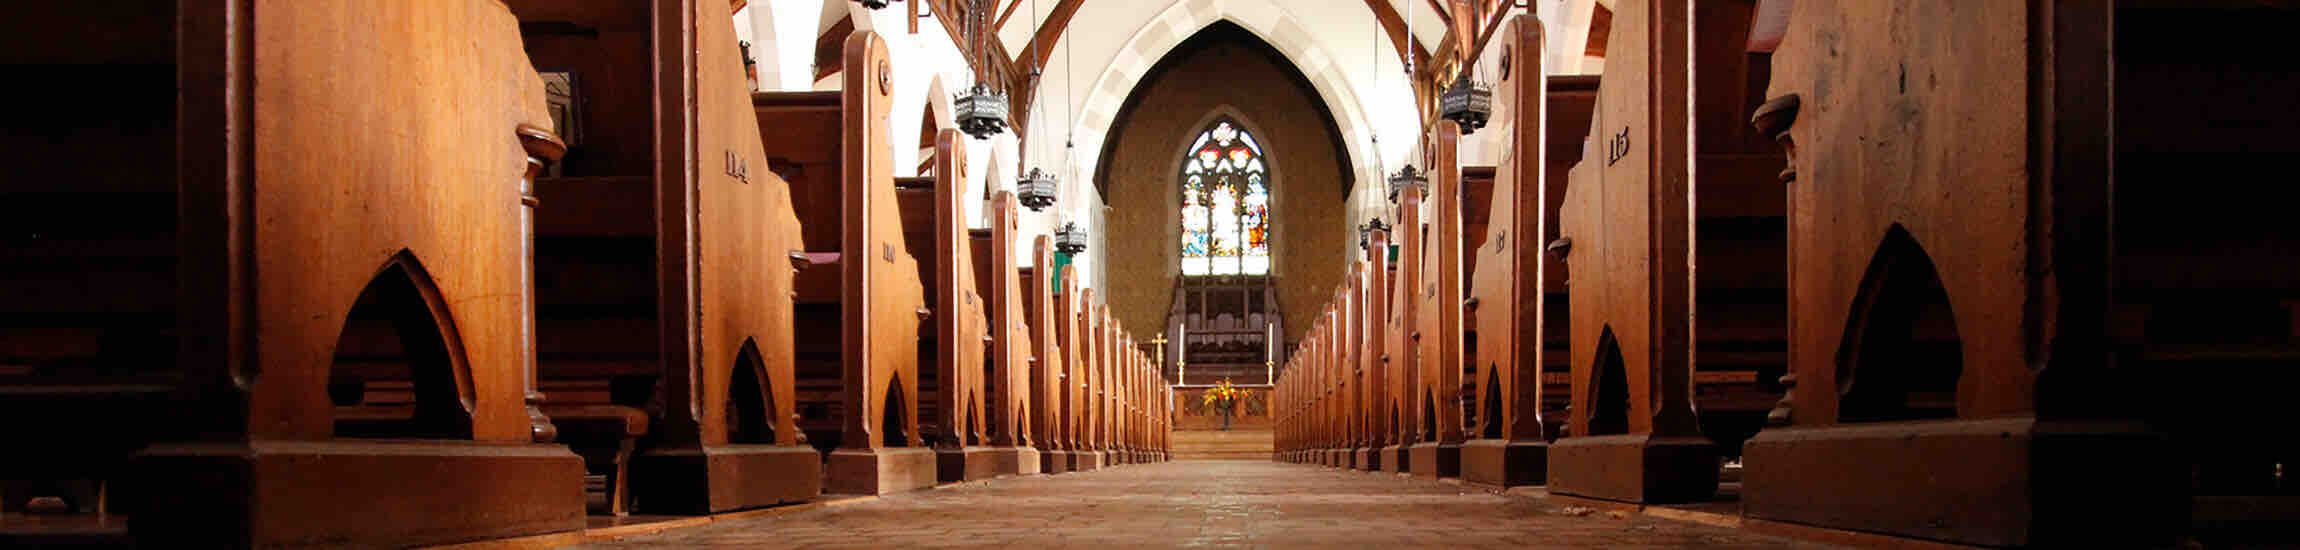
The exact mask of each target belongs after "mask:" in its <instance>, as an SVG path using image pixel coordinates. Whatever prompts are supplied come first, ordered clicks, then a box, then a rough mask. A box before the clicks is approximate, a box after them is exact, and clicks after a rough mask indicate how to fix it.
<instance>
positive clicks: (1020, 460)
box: [990, 447, 1039, 476]
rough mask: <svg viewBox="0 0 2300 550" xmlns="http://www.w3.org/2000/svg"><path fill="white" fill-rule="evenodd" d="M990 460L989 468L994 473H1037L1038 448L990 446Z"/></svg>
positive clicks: (1004, 474)
mask: <svg viewBox="0 0 2300 550" xmlns="http://www.w3.org/2000/svg"><path fill="white" fill-rule="evenodd" d="M990 462H991V464H992V468H991V469H992V471H993V473H995V474H996V475H1000V476H1027V475H1037V474H1038V470H1039V464H1038V449H1033V448H1030V447H992V448H991V449H990Z"/></svg>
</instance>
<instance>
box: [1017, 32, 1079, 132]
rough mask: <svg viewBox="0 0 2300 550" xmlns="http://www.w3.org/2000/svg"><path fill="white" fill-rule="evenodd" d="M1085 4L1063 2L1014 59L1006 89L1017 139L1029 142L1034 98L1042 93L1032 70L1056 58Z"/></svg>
mask: <svg viewBox="0 0 2300 550" xmlns="http://www.w3.org/2000/svg"><path fill="white" fill-rule="evenodd" d="M1085 3H1086V0H1062V2H1061V3H1059V4H1055V5H1054V11H1052V12H1048V13H1047V14H1046V22H1044V23H1040V24H1039V25H1038V30H1037V32H1034V33H1031V36H1030V42H1029V43H1026V44H1024V45H1023V46H1022V54H1021V56H1020V57H1015V58H1014V63H1013V68H1014V70H1013V71H1012V74H1010V75H1008V78H1009V79H1010V80H1009V81H1008V82H1007V84H1008V85H1007V87H1006V89H1008V90H1012V91H1013V94H1014V95H1013V96H1012V97H1011V99H1010V104H1011V105H1013V106H1014V112H1013V113H1012V114H1011V115H1010V117H1009V118H1011V119H1012V120H1013V121H1014V137H1015V138H1017V139H1021V138H1025V137H1027V136H1026V134H1028V133H1029V132H1028V131H1027V130H1028V129H1029V128H1030V104H1031V98H1032V97H1031V96H1032V92H1036V91H1037V90H1038V83H1039V79H1036V78H1031V72H1032V70H1031V69H1032V68H1034V67H1044V66H1046V60H1047V59H1049V58H1052V57H1053V56H1054V46H1055V45H1056V44H1060V43H1061V42H1062V34H1063V33H1064V32H1065V31H1068V30H1069V29H1070V20H1071V19H1072V18H1073V17H1075V16H1077V15H1078V7H1079V6H1081V5H1084V4H1085Z"/></svg>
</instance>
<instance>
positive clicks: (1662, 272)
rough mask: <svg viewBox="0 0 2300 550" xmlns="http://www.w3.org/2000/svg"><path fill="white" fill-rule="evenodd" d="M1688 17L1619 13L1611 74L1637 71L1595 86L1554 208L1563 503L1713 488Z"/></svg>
mask: <svg viewBox="0 0 2300 550" xmlns="http://www.w3.org/2000/svg"><path fill="white" fill-rule="evenodd" d="M1685 13H1687V12H1686V11H1685V10H1684V4H1682V3H1681V0H1650V1H1646V0H1632V1H1630V2H1628V3H1625V4H1617V5H1616V6H1615V9H1614V16H1613V20H1612V27H1611V30H1610V31H1609V34H1608V35H1607V37H1608V40H1609V45H1608V46H1607V47H1606V54H1607V56H1608V57H1607V64H1608V65H1609V66H1612V67H1617V68H1620V67H1627V68H1628V69H1625V70H1616V71H1611V72H1609V73H1608V74H1606V75H1605V80H1604V82H1603V83H1602V84H1601V85H1600V87H1599V89H1598V93H1597V106H1596V109H1595V115H1594V116H1593V117H1592V121H1591V123H1590V129H1589V130H1588V131H1587V132H1586V133H1585V134H1584V135H1587V136H1589V137H1588V139H1587V140H1585V141H1584V143H1585V145H1584V150H1583V152H1582V155H1581V160H1580V162H1579V163H1578V164H1576V165H1575V166H1574V168H1573V169H1572V171H1571V172H1570V175H1569V178H1570V179H1569V180H1568V181H1569V183H1568V184H1567V189H1566V191H1565V203H1564V205H1563V206H1562V208H1561V209H1560V212H1559V218H1560V220H1559V222H1560V232H1559V233H1560V239H1561V240H1564V241H1565V242H1570V243H1571V249H1570V251H1569V252H1568V254H1567V256H1566V258H1567V259H1566V262H1565V263H1566V268H1567V271H1568V272H1569V275H1570V281H1571V283H1570V292H1571V299H1570V301H1571V306H1570V307H1571V309H1572V320H1571V321H1570V325H1571V331H1572V335H1573V336H1572V347H1571V348H1570V349H1571V352H1570V353H1569V354H1568V355H1569V356H1570V358H1571V360H1572V369H1573V370H1572V373H1573V374H1572V376H1573V390H1572V392H1573V405H1572V415H1571V419H1570V422H1571V424H1570V426H1571V428H1570V435H1568V436H1567V437H1565V438H1561V439H1559V440H1557V441H1556V442H1553V443H1552V444H1551V445H1550V450H1549V456H1550V461H1549V486H1550V490H1551V491H1553V492H1557V493H1560V494H1569V495H1576V496H1584V497H1594V498H1602V499H1609V500H1617V501H1624V502H1637V503H1663V502H1685V501H1690V500H1700V499H1706V498H1709V497H1710V496H1711V495H1713V494H1715V492H1716V489H1717V476H1718V471H1719V463H1718V461H1719V457H1718V455H1717V453H1718V451H1717V447H1716V445H1715V444H1713V443H1710V442H1709V440H1708V439H1707V438H1706V437H1703V434H1702V433H1701V431H1700V426H1699V417H1698V416H1697V413H1696V411H1695V407H1694V401H1693V383H1694V382H1693V373H1694V365H1695V362H1696V361H1695V359H1696V358H1695V356H1694V355H1693V353H1694V350H1695V348H1696V346H1695V345H1694V340H1693V339H1694V338H1695V337H1696V334H1697V331H1696V330H1695V316H1696V314H1697V311H1698V309H1697V308H1695V307H1694V303H1693V299H1694V296H1695V294H1696V293H1695V292H1694V285H1695V278H1694V277H1695V274H1694V272H1693V265H1694V264H1693V258H1691V255H1692V253H1693V252H1694V245H1693V241H1694V237H1695V236H1696V235H1695V234H1694V230H1695V225H1696V224H1695V218H1696V214H1695V213H1693V212H1692V211H1691V208H1692V206H1693V205H1694V203H1693V201H1692V192H1693V189H1694V188H1693V182H1692V178H1693V177H1694V174H1696V173H1697V171H1696V170H1695V160H1694V154H1695V151H1692V150H1688V149H1687V147H1686V145H1687V144H1689V143H1692V142H1693V139H1692V138H1691V136H1693V135H1694V134H1693V132H1695V131H1696V128H1695V127H1694V126H1695V125H1694V120H1695V116H1694V113H1692V112H1689V111H1688V110H1687V108H1688V105H1687V104H1688V102H1689V101H1690V94H1691V93H1692V92H1691V90H1692V85H1693V82H1692V80H1691V77H1692V76H1693V75H1694V72H1693V66H1692V64H1691V62H1692V59H1691V57H1690V56H1691V55H1692V53H1693V45H1692V44H1691V39H1690V38H1689V36H1691V34H1692V29H1693V27H1692V26H1693V25H1694V23H1693V22H1692V21H1689V20H1688V19H1687V18H1686V17H1685V16H1684V14H1685ZM1705 175H1706V174H1705ZM1703 181H1707V180H1706V179H1705V180H1703ZM1702 190H1704V191H1707V190H1708V188H1707V186H1705V185H1704V186H1702ZM1704 204H1705V203H1704ZM1703 273H1707V271H1706V270H1704V271H1703Z"/></svg>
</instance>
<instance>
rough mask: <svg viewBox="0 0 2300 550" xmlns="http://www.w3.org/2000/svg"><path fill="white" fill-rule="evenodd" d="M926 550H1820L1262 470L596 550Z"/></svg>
mask: <svg viewBox="0 0 2300 550" xmlns="http://www.w3.org/2000/svg"><path fill="white" fill-rule="evenodd" d="M922 546H937V547H947V546H1014V547H1017V548H1039V547H1068V548H1076V547H1093V548H1098V549H1106V548H1142V547H1180V546H1254V547H1299V548H1393V549H1399V548H1432V547H1449V548H1460V547H1473V548H1475V547H1486V548H1527V547H1541V548H1558V547H1567V548H1622V547H1701V548H1823V546H1818V545H1813V544H1809V543H1802V542H1794V541H1789V540H1786V539H1777V538H1770V537H1763V536H1757V535H1750V534H1746V533H1740V532H1736V531H1733V530H1729V529H1722V528H1717V527H1710V526H1706V525H1698V524H1693V523H1683V522H1675V521H1668V520H1658V519H1650V518H1645V517H1642V516H1637V517H1633V518H1632V519H1613V518H1609V517H1606V515H1605V514H1603V513H1599V514H1593V515H1588V516H1573V515H1566V514H1564V513H1561V512H1560V511H1559V508H1558V506H1557V505H1555V504H1551V503H1549V502H1547V501H1546V500H1545V499H1538V498H1526V497H1516V496H1511V497H1504V496H1501V495H1495V494H1492V493H1487V492H1483V491H1478V490H1475V489H1468V490H1465V489H1464V488H1462V487H1461V486H1458V485H1452V484H1447V483H1439V482H1436V481H1428V480H1420V479H1409V478H1401V477H1398V476H1397V475H1395V474H1373V473H1363V472H1350V471H1340V470H1333V469H1327V468H1320V467H1314V466H1303V465H1293V464H1279V463H1272V462H1268V461H1260V460H1255V461H1177V462H1167V463H1160V464H1142V465H1131V466H1120V467H1116V468H1110V469H1104V470H1100V471H1095V472H1085V473H1067V474H1059V475H1052V476H1029V477H1022V478H1007V479H999V480H995V481H990V482H985V483H976V484H971V485H961V486H955V487H946V488H942V489H936V490H927V491H920V492H915V493H906V494H900V495H894V496H889V497H884V498H880V499H877V500H873V501H868V502H859V503H853V504H847V505H843V506H830V507H825V508H820V509H815V510H808V511H803V512H797V513H791V514H781V515H773V516H766V517H758V518H748V519H737V520H728V521H721V522H715V523H711V524H709V525H704V526H699V527H693V528H687V529H675V530H671V531H666V532H663V533H658V534H653V535H642V536H637V537H632V538H629V539H624V540H620V541H614V542H607V543H600V544H596V545H593V546H587V547H586V548H912V547H922Z"/></svg>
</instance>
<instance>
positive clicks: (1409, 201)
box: [1382, 184, 1434, 473]
mask: <svg viewBox="0 0 2300 550" xmlns="http://www.w3.org/2000/svg"><path fill="white" fill-rule="evenodd" d="M1392 191H1393V196H1392V197H1391V200H1393V201H1396V203H1397V205H1398V208H1397V212H1398V214H1397V215H1398V221H1397V230H1398V253H1397V255H1396V257H1397V258H1398V259H1399V260H1400V261H1399V263H1398V266H1397V268H1396V270H1395V276H1394V277H1392V278H1391V279H1390V288H1389V298H1388V299H1386V300H1385V302H1387V303H1388V304H1389V310H1390V311H1389V314H1390V317H1389V322H1388V323H1387V325H1388V326H1387V327H1386V328H1385V329H1384V336H1385V337H1386V338H1387V339H1388V341H1387V342H1385V343H1383V346H1382V347H1383V348H1384V349H1386V350H1388V352H1389V355H1388V359H1387V361H1388V365H1387V366H1386V368H1388V369H1389V370H1390V382H1389V384H1390V388H1391V390H1390V392H1391V393H1390V397H1389V399H1390V403H1389V405H1387V406H1386V407H1385V408H1387V409H1388V410H1389V411H1390V419H1391V421H1390V425H1391V426H1393V427H1395V428H1397V442H1396V443H1395V444H1393V445H1391V446H1389V447H1385V448H1384V449H1385V452H1387V453H1389V454H1387V455H1384V456H1383V457H1382V471H1383V472H1392V473H1413V472H1414V464H1413V460H1412V458H1413V457H1412V456H1411V454H1410V449H1411V448H1412V447H1413V445H1414V444H1417V443H1421V442H1422V441H1423V435H1424V431H1423V429H1422V418H1423V417H1424V416H1425V415H1424V414H1423V408H1424V407H1423V403H1422V399H1421V394H1420V389H1421V388H1420V385H1421V383H1422V378H1423V373H1422V369H1421V353H1422V352H1421V349H1420V344H1419V343H1418V342H1417V341H1416V339H1414V338H1413V334H1414V333H1415V332H1416V331H1418V330H1420V327H1419V325H1420V323H1421V321H1420V315H1421V310H1422V300H1421V297H1420V294H1421V293H1420V291H1419V290H1417V289H1419V288H1421V285H1422V273H1423V270H1424V264H1423V262H1422V261H1421V257H1422V235H1423V229H1422V215H1421V209H1422V207H1421V204H1422V197H1423V195H1424V194H1426V193H1427V192H1428V190H1427V189H1424V188H1423V187H1422V186H1421V185H1410V184H1409V185H1405V186H1403V187H1401V188H1395V189H1392ZM1432 414H1434V413H1432Z"/></svg>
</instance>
